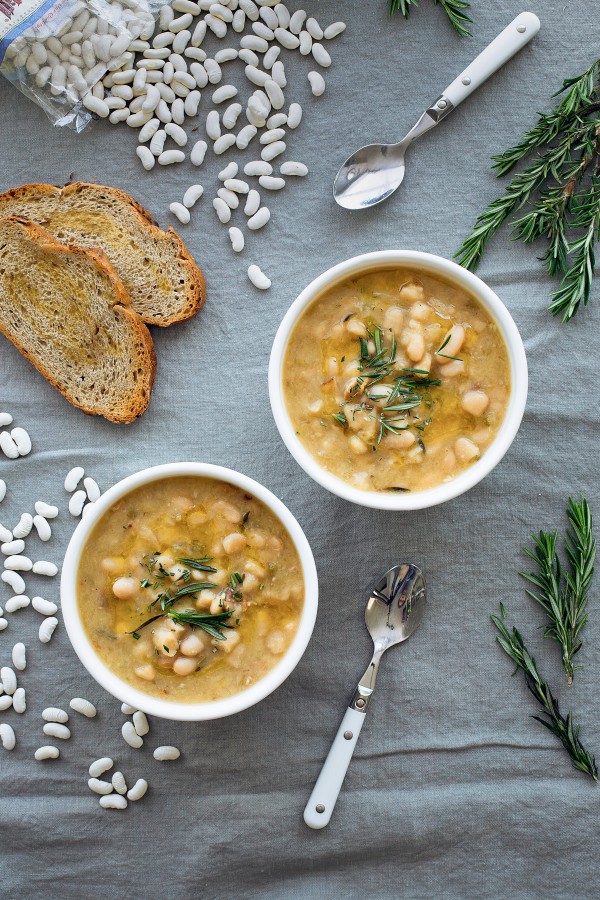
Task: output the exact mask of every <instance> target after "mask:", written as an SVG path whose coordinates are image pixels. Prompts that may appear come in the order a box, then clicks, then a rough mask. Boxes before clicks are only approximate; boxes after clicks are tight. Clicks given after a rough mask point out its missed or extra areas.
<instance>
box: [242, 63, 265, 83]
mask: <svg viewBox="0 0 600 900" xmlns="http://www.w3.org/2000/svg"><path fill="white" fill-rule="evenodd" d="M244 71H245V72H246V78H247V79H248V81H250V82H252V84H256V85H258V86H259V87H262V86H263V84H266V82H267V81H268V80H269V79H270V77H271V76H270V75H269V73H268V72H263V71H261V70H260V69H257V68H256V66H246V68H245V70H244Z"/></svg>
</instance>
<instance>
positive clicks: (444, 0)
mask: <svg viewBox="0 0 600 900" xmlns="http://www.w3.org/2000/svg"><path fill="white" fill-rule="evenodd" d="M433 2H434V3H435V5H436V6H438V5H439V6H441V7H442V9H443V10H444V12H445V13H446V15H447V16H448V20H449V22H450V24H451V25H452V27H453V28H454V29H455V30H456V31H457V32H458V33H459V34H460V35H461V37H470V36H471V32H470V31H469V25H471V24H472V23H473V20H472V19H471V18H469V15H468V13H467V10H470V9H471V4H470V3H468V2H467V0H433ZM389 3H390V15H392V14H393V13H396V12H399V13H401V14H402V15H403V16H404V18H405V19H407V18H408V16H409V14H410V11H411V10H412V9H413V7H415V6H418V5H419V3H418V0H389Z"/></svg>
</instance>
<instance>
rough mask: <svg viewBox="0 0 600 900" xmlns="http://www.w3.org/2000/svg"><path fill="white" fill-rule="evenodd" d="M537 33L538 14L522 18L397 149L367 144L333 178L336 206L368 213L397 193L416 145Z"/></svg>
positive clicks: (392, 146)
mask: <svg viewBox="0 0 600 900" xmlns="http://www.w3.org/2000/svg"><path fill="white" fill-rule="evenodd" d="M539 30H540V20H539V19H538V17H537V16H536V15H534V13H530V12H524V13H521V15H520V16H517V18H516V19H514V20H513V21H512V22H511V23H510V25H508V27H507V28H505V29H504V31H502V32H500V34H499V35H498V37H497V38H495V39H494V40H493V41H492V43H491V44H490V45H489V46H488V47H486V48H485V50H484V51H483V52H482V53H480V54H479V56H478V57H477V59H474V60H473V62H472V63H471V64H470V65H469V66H467V68H466V69H465V71H464V72H463V73H462V74H461V75H459V76H458V78H455V79H454V81H453V82H452V84H451V85H449V86H448V87H447V88H446V90H445V91H444V93H443V94H441V96H440V97H438V99H437V100H436V101H435V103H434V104H433V106H430V107H429V109H428V110H426V111H425V112H424V113H423V115H422V116H421V118H420V119H419V121H418V122H417V124H416V125H415V126H414V128H411V130H410V131H409V132H408V134H407V135H406V137H405V138H404V140H402V141H400V143H399V144H369V145H368V146H367V147H361V149H360V150H357V152H356V153H354V154H353V155H352V156H351V157H350V158H349V159H347V160H346V162H345V163H344V165H343V166H342V167H341V169H340V170H339V172H338V173H337V175H336V177H335V181H334V183H333V196H334V198H335V200H336V202H337V203H339V205H340V206H343V207H344V208H345V209H365V208H366V207H368V206H374V205H375V204H376V203H381V201H382V200H385V199H386V197H389V196H390V194H393V193H394V191H395V190H396V188H398V187H400V185H401V184H402V180H403V178H404V154H405V153H406V150H407V149H408V147H409V146H410V145H411V144H412V142H413V141H414V140H416V138H418V137H421V135H422V134H425V132H426V131H429V130H430V129H431V128H435V126H436V125H437V124H438V122H441V121H442V119H445V118H446V116H447V115H449V114H450V113H451V112H452V110H453V109H455V107H457V106H458V104H459V103H462V101H463V100H465V99H466V98H467V97H468V96H469V94H472V93H473V91H474V90H476V89H477V88H478V87H479V86H480V85H482V84H483V83H484V81H487V79H488V78H489V77H490V75H493V74H494V72H497V71H498V69H500V68H501V67H502V66H503V65H504V63H506V62H508V60H509V59H511V58H512V57H513V56H514V55H515V53H518V51H519V50H521V49H522V48H523V47H524V46H525V45H526V44H528V43H529V41H530V40H531V39H532V37H534V35H536V34H537V33H538V31H539ZM491 114H492V115H493V109H492V110H491Z"/></svg>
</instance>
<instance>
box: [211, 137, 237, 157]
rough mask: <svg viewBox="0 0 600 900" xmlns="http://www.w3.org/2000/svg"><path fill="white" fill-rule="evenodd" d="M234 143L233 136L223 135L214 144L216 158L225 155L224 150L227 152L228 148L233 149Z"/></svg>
mask: <svg viewBox="0 0 600 900" xmlns="http://www.w3.org/2000/svg"><path fill="white" fill-rule="evenodd" d="M235 142H236V138H235V134H223V135H221V137H220V138H218V139H217V140H216V141H215V142H214V144H213V150H214V152H215V153H216V155H217V156H220V155H221V154H222V153H225V151H226V150H229V148H230V147H233V145H234V144H235Z"/></svg>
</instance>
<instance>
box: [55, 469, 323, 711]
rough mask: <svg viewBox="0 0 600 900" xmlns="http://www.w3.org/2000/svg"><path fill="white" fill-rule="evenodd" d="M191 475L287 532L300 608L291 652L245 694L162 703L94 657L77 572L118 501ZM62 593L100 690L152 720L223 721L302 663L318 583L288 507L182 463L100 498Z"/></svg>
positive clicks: (77, 645) (251, 487)
mask: <svg viewBox="0 0 600 900" xmlns="http://www.w3.org/2000/svg"><path fill="white" fill-rule="evenodd" d="M190 475H191V476H194V475H195V476H198V475H200V476H204V477H206V478H214V479H215V480H218V481H225V482H227V483H229V484H234V485H236V486H237V487H240V488H242V489H243V490H244V491H248V493H249V494H252V495H253V496H254V497H256V498H257V499H258V500H261V501H262V502H263V503H264V504H265V506H267V507H268V508H269V509H270V510H271V511H272V512H273V513H274V514H275V515H276V516H277V518H278V519H280V521H281V522H282V523H283V525H284V526H285V527H286V528H287V530H288V532H289V534H290V536H291V538H292V541H293V543H294V546H295V547H296V550H297V551H298V555H299V557H300V562H301V564H302V574H303V576H304V584H305V598H304V608H303V610H302V616H301V618H300V623H299V625H298V630H297V632H296V635H295V637H294V640H293V641H292V643H291V645H290V647H289V649H288V650H287V652H286V653H285V654H284V655H283V656H282V658H281V660H280V661H279V662H278V663H277V665H276V666H275V667H274V668H273V669H271V671H270V672H268V673H267V674H266V675H265V676H264V678H261V679H260V681H257V682H256V684H253V685H252V686H251V687H249V688H248V689H247V690H245V691H242V692H241V693H239V694H234V695H233V696H232V697H226V698H225V699H223V700H213V701H211V702H208V703H175V702H173V701H170V700H161V699H160V698H158V697H152V696H150V694H146V693H144V691H140V690H138V689H137V688H135V687H133V686H132V685H131V684H128V683H127V682H126V681H123V680H122V679H121V678H119V677H118V676H117V675H115V674H114V672H112V671H111V670H110V669H109V668H108V666H106V665H105V664H104V663H103V662H102V660H101V659H100V658H99V656H98V655H97V654H96V651H95V650H94V648H93V647H92V645H91V643H90V641H89V639H88V637H87V634H86V632H85V630H84V627H83V624H82V621H81V617H80V615H79V608H78V605H77V591H76V587H77V570H78V568H79V562H80V559H81V554H82V551H83V548H84V546H85V543H86V541H87V539H88V537H89V535H90V532H91V531H92V530H93V529H94V527H95V525H96V523H97V522H98V520H99V519H100V518H101V517H102V516H103V515H104V513H105V512H106V511H107V510H108V509H110V507H111V506H112V505H113V504H114V503H115V502H116V501H117V500H119V499H120V498H121V497H123V496H125V495H126V494H128V493H130V492H131V491H132V490H134V489H135V488H138V487H140V486H141V485H144V484H148V483H149V482H152V481H157V480H159V479H163V478H174V477H178V476H190ZM60 594H61V603H62V614H63V618H64V621H65V626H66V629H67V634H68V635H69V639H70V641H71V643H72V644H73V647H74V649H75V652H76V653H77V655H78V657H79V659H80V660H81V662H82V663H83V665H84V666H85V667H86V669H87V670H88V672H89V673H90V675H92V676H93V678H95V679H96V681H97V682H98V683H99V684H101V685H102V687H103V688H105V689H106V690H107V691H109V692H110V693H111V694H113V695H114V696H115V697H117V698H118V699H119V700H121V701H124V702H125V703H129V704H130V705H131V706H135V707H136V709H141V710H143V711H144V712H147V713H149V714H151V715H153V716H160V717H162V718H163V719H177V720H182V721H200V720H204V719H219V718H221V717H222V716H230V715H232V713H237V712H240V710H242V709H247V708H248V707H249V706H253V705H254V704H255V703H258V701H259V700H262V699H263V698H264V697H266V696H267V695H268V694H270V693H272V691H274V690H275V689H276V688H278V687H279V685H280V684H282V682H283V681H285V679H286V678H287V677H288V675H289V674H290V672H292V670H293V669H294V668H295V667H296V665H297V664H298V662H299V661H300V658H301V657H302V654H303V653H304V651H305V649H306V646H307V644H308V642H309V640H310V636H311V634H312V630H313V627H314V624H315V619H316V616H317V603H318V581H317V570H316V567H315V561H314V558H313V555H312V551H311V549H310V546H309V543H308V541H307V539H306V537H305V535H304V532H303V531H302V529H301V527H300V525H299V524H298V522H297V521H296V519H295V518H294V516H293V515H292V514H291V512H290V511H289V510H288V508H287V507H286V506H284V504H283V503H282V502H281V500H278V499H277V497H276V496H275V495H274V494H272V493H271V491H269V490H267V488H265V487H263V486H262V485H261V484H259V483H258V482H257V481H253V479H252V478H248V477H247V476H246V475H242V474H241V473H240V472H234V471H233V470H232V469H225V468H223V467H222V466H213V465H209V464H208V463H196V462H181V463H169V464H167V465H162V466H155V467H153V468H151V469H144V470H143V471H142V472H136V473H135V474H134V475H130V476H129V477H128V478H124V479H123V481H119V482H118V483H117V484H115V485H114V487H111V488H110V489H109V490H108V491H106V493H105V494H103V495H102V496H101V497H100V499H99V500H98V501H97V502H96V503H95V504H94V506H93V507H92V508H91V509H90V511H89V512H88V514H87V515H86V516H85V518H84V519H83V520H82V521H81V522H80V523H79V525H78V526H77V528H76V529H75V532H74V534H73V537H72V538H71V541H70V543H69V546H68V548H67V553H66V556H65V560H64V563H63V570H62V576H61V584H60Z"/></svg>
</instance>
